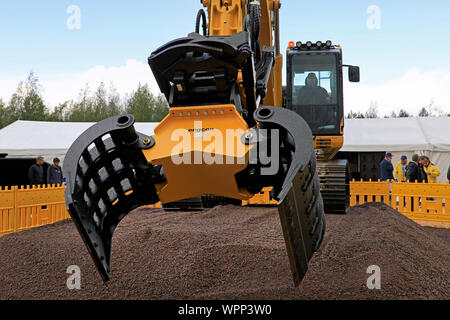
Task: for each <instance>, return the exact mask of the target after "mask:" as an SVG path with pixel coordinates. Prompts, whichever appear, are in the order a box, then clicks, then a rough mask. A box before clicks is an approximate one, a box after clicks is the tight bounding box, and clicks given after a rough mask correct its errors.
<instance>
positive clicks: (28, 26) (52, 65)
mask: <svg viewBox="0 0 450 320" xmlns="http://www.w3.org/2000/svg"><path fill="white" fill-rule="evenodd" d="M282 3H283V7H282V10H281V35H282V46H283V47H285V46H286V45H287V43H288V42H289V41H290V40H303V41H306V40H314V41H316V40H328V39H331V40H333V42H335V43H340V44H341V45H342V46H343V49H344V62H345V63H348V64H355V65H359V66H360V67H361V72H362V83H361V84H360V85H358V86H359V87H357V86H356V85H347V87H348V92H347V96H348V98H349V101H350V103H351V104H352V108H355V109H358V108H359V107H360V108H361V109H364V108H367V104H368V100H367V97H366V98H365V100H363V99H362V98H363V95H365V96H367V94H369V95H370V94H372V93H371V92H372V91H375V92H376V94H375V93H373V95H374V96H371V97H370V101H377V102H379V103H381V101H383V97H380V95H381V96H383V95H388V93H387V92H388V91H389V92H390V93H389V94H390V95H394V94H395V92H396V90H395V89H394V87H395V86H396V88H403V89H404V90H407V89H405V88H404V87H402V85H401V81H411V80H413V79H414V78H415V77H418V78H422V80H423V79H425V80H426V82H427V83H428V84H429V83H432V82H433V81H435V82H436V83H441V82H442V81H449V82H450V80H449V79H448V75H449V70H450V59H449V53H450V41H448V39H450V18H449V17H448V12H450V1H445V0H431V1H419V0H416V1H414V0H409V1H408V0H345V1H336V0H316V1H300V0H284V1H282ZM70 5H77V6H79V8H80V9H81V29H80V30H69V29H68V28H67V26H66V22H67V19H68V18H69V16H70V15H69V14H68V13H67V12H66V10H67V8H68V7H69V6H70ZM372 5H376V6H378V7H379V8H380V12H381V20H380V23H381V24H380V25H381V29H379V30H373V29H369V28H368V27H367V20H368V19H369V18H370V15H369V14H368V13H367V9H368V7H370V6H372ZM200 8H201V6H200V3H199V1H198V0H172V1H154V0H146V1H143V0H129V1H105V0H82V1H81V0H70V1H61V0H58V1H50V0H26V1H24V0H18V1H2V2H1V4H0V79H1V80H0V85H2V86H1V87H0V97H3V99H5V100H7V95H8V94H9V93H10V91H11V86H12V87H15V86H16V85H17V83H16V81H18V79H23V78H25V77H26V75H27V73H28V72H29V71H30V70H34V71H35V72H36V73H37V75H38V76H39V77H40V78H41V80H42V81H43V83H44V84H45V85H47V84H49V85H51V84H52V83H54V82H52V81H56V80H55V79H62V78H61V77H64V75H65V76H66V78H67V77H70V76H73V77H75V76H76V75H77V74H80V73H83V72H87V71H88V70H90V69H92V68H95V67H98V66H102V67H103V68H104V69H106V70H107V69H108V68H114V67H121V66H124V65H125V64H126V61H128V60H133V61H136V62H138V63H142V64H143V65H145V63H146V58H147V57H148V56H149V54H150V53H151V51H152V50H154V49H156V48H157V47H158V46H160V45H162V44H164V43H166V42H168V41H169V40H172V39H174V38H177V37H182V36H185V35H186V34H187V33H189V32H191V31H193V27H194V19H195V15H196V12H197V10H198V9H200ZM137 66H138V65H135V66H134V68H137ZM142 68H143V71H142V74H141V76H143V77H145V74H146V73H148V74H149V78H150V77H151V73H150V70H149V69H147V68H145V67H144V66H143V67H142ZM102 70H103V69H102ZM428 77H430V79H428ZM402 79H403V80H402ZM420 80H421V79H417V83H416V84H415V85H414V86H412V88H416V87H420ZM12 84H13V85H12ZM68 86H75V82H71V83H68ZM2 87H3V88H2ZM7 87H8V88H9V89H6V88H7ZM387 87H389V90H388V89H386V88H387ZM358 88H359V89H358ZM445 88H446V87H445V86H443V87H442V88H439V90H435V91H432V92H431V91H430V90H432V88H430V90H427V92H425V93H424V94H425V95H429V97H428V96H426V97H425V98H424V99H429V100H431V99H434V100H436V101H438V102H439V103H437V104H439V107H440V108H441V109H445V110H448V111H450V108H449V105H445V103H444V101H445V98H447V97H448V95H447V93H442V95H440V94H439V92H440V91H446V90H445ZM447 88H448V86H447ZM119 89H121V88H120V87H119ZM8 90H9V91H8ZM46 90H48V92H47V91H46V92H47V94H48V95H50V96H49V97H47V98H48V99H49V100H51V101H52V102H53V101H56V100H57V99H56V98H52V97H51V92H52V88H46ZM377 90H379V91H377ZM383 90H384V91H383ZM398 90H399V89H398ZM408 91H409V90H407V91H402V92H401V94H402V95H409V94H411V92H408ZM414 91H415V90H414ZM428 92H430V93H428ZM416 94H417V93H416ZM356 96H359V97H360V98H356ZM438 96H439V97H438ZM405 99H406V98H405ZM417 99H418V98H416V99H412V98H410V101H408V102H406V101H405V104H407V105H405V106H404V107H405V108H410V109H411V110H412V109H413V108H417V106H415V105H411V104H414V101H416V100H417ZM400 103H401V102H400ZM421 103H422V104H423V102H421ZM381 104H382V105H381V106H380V108H381V109H383V110H385V109H386V110H387V109H388V108H389V107H390V106H387V105H386V102H384V103H381ZM398 104H399V102H397V101H396V105H393V106H392V108H393V109H396V108H399V107H400V106H398Z"/></svg>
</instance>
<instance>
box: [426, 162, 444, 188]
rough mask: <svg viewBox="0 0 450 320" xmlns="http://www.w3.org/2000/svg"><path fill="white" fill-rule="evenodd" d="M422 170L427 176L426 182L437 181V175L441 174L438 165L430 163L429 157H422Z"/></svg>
mask: <svg viewBox="0 0 450 320" xmlns="http://www.w3.org/2000/svg"><path fill="white" fill-rule="evenodd" d="M424 158H425V159H424V165H423V166H424V168H423V169H424V170H425V173H426V174H427V176H428V183H437V179H438V177H439V176H440V175H441V170H439V168H438V167H436V166H435V165H434V164H433V163H431V160H430V158H429V157H424Z"/></svg>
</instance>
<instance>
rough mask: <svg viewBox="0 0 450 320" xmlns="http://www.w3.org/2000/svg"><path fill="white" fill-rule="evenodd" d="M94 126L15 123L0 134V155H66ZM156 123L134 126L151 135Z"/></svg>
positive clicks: (87, 124) (34, 122) (30, 122)
mask: <svg viewBox="0 0 450 320" xmlns="http://www.w3.org/2000/svg"><path fill="white" fill-rule="evenodd" d="M93 124H94V123H86V122H85V123H81V122H36V121H16V122H14V123H13V124H11V125H9V126H7V127H6V128H3V129H2V130H0V153H8V154H9V155H10V157H17V156H30V157H35V156H37V155H43V156H45V155H46V154H49V153H53V154H55V155H60V154H65V153H66V152H67V150H68V149H69V148H70V146H71V145H72V143H73V142H74V141H75V140H76V139H77V138H78V136H80V135H81V134H82V133H83V132H84V131H86V130H87V129H88V128H89V127H91V126H92V125H93ZM157 125H158V123H136V125H135V126H136V129H137V131H139V132H142V133H145V134H148V135H153V133H154V129H155V127H156V126H157Z"/></svg>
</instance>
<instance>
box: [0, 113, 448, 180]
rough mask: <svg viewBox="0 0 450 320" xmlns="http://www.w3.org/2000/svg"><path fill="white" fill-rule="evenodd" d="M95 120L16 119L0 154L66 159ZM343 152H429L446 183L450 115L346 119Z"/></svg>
mask: <svg viewBox="0 0 450 320" xmlns="http://www.w3.org/2000/svg"><path fill="white" fill-rule="evenodd" d="M92 125H93V123H70V122H64V123H61V122H33V121H17V122H15V123H13V124H11V125H10V126H8V127H6V128H3V129H2V130H0V153H8V155H9V156H8V157H10V158H34V157H37V156H43V157H45V159H46V161H47V162H51V161H52V159H53V158H55V157H58V158H60V159H61V160H64V157H65V154H66V152H67V150H68V149H69V148H70V146H71V145H72V143H73V142H74V141H75V140H76V139H77V137H78V136H80V135H81V134H82V133H83V132H84V131H85V130H87V129H88V128H89V127H91V126H92ZM157 125H158V124H157V123H136V125H135V126H136V130H137V131H139V132H142V133H144V134H147V135H153V134H154V129H155V128H156V126H157ZM344 141H345V143H344V147H343V148H342V150H341V151H343V152H392V153H393V154H394V165H395V164H396V163H397V162H398V161H399V160H400V157H401V156H402V155H406V156H408V158H409V159H411V158H412V155H413V154H415V153H417V154H419V155H428V156H429V157H430V158H431V160H432V161H433V163H434V164H435V165H436V166H438V168H439V169H440V170H441V176H440V178H439V181H441V182H443V183H445V182H446V176H447V170H448V167H449V165H450V117H448V118H395V119H351V120H346V121H345V137H344Z"/></svg>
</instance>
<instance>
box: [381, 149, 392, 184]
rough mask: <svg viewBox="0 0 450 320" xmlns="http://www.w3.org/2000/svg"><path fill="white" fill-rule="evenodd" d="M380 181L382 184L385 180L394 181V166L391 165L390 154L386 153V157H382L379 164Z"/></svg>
mask: <svg viewBox="0 0 450 320" xmlns="http://www.w3.org/2000/svg"><path fill="white" fill-rule="evenodd" d="M380 169H381V174H380V180H381V181H382V182H384V181H387V180H394V175H393V172H394V166H393V165H392V153H390V152H388V153H386V156H385V157H384V159H383V161H381V163H380Z"/></svg>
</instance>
